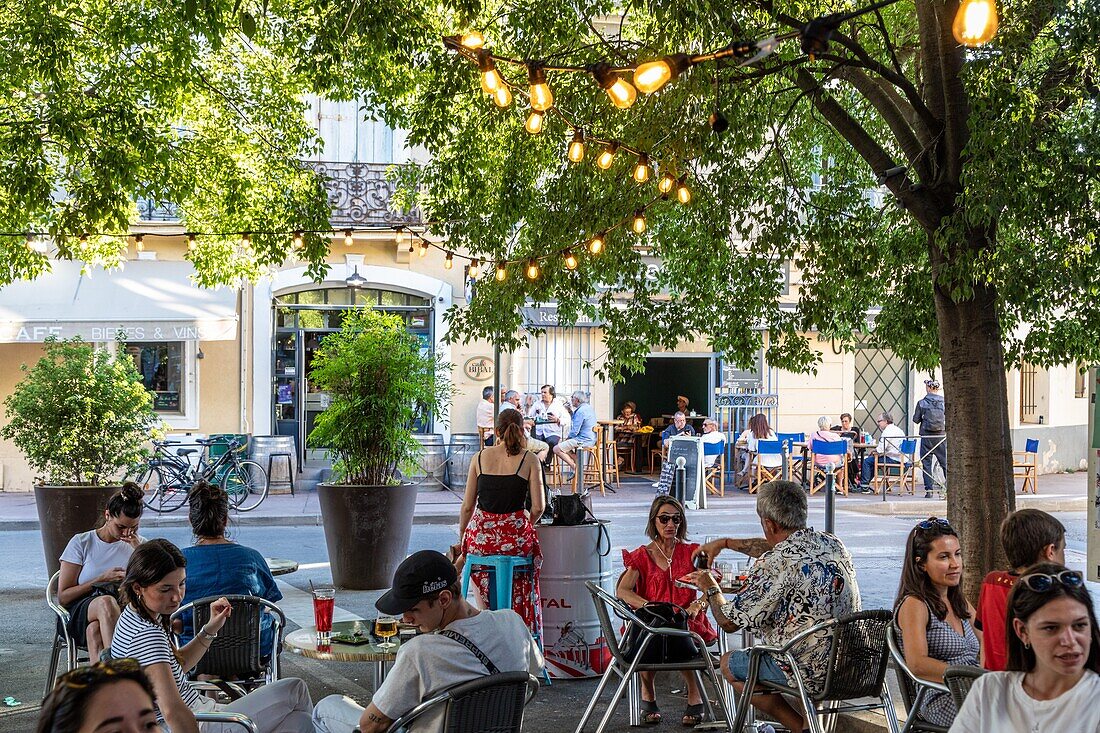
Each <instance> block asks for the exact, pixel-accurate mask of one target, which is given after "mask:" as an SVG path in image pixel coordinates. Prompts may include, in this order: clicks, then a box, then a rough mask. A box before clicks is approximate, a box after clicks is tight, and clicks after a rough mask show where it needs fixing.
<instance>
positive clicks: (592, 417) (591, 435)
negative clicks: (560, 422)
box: [554, 389, 596, 471]
mask: <svg viewBox="0 0 1100 733" xmlns="http://www.w3.org/2000/svg"><path fill="white" fill-rule="evenodd" d="M569 400H570V402H572V404H573V422H572V424H571V426H570V428H569V436H568V438H567V439H566V440H563V441H561V442H560V443H558V444H557V445H555V446H554V453H555V454H556V455H559V456H561V459H562V460H563V461H565V462H566V463H568V464H569V467H570V468H572V469H573V470H574V471H575V470H576V469H577V462H576V461H575V460H574V457H573V454H574V453H575V452H576V450H577V449H578V448H582V447H585V448H587V447H589V446H593V445H596V431H595V427H596V411H595V410H593V409H592V405H590V404H588V395H586V394H585V393H584V392H581V391H580V390H579V389H578V390H577V391H576V392H574V393H573V395H572V396H571V397H570V398H569Z"/></svg>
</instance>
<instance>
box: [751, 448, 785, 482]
mask: <svg viewBox="0 0 1100 733" xmlns="http://www.w3.org/2000/svg"><path fill="white" fill-rule="evenodd" d="M782 455H783V443H782V442H781V441H778V440H760V441H757V443H756V455H755V456H754V457H753V459H752V460H753V462H754V463H755V464H756V465H755V467H754V468H753V469H752V473H751V474H750V476H752V477H753V478H752V480H750V481H749V493H750V494H755V493H756V490H757V489H758V488H759V487H760V485H761V484H764V483H767V482H768V481H775V480H776V479H779V478H783V466H782V464H780V465H778V466H774V467H768V466H765V465H764V460H763V459H764V456H782Z"/></svg>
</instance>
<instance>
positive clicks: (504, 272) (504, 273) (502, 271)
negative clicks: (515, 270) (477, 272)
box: [496, 262, 508, 283]
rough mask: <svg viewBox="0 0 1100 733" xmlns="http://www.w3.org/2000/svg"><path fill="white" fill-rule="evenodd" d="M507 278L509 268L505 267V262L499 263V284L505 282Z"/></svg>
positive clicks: (497, 276) (497, 275)
mask: <svg viewBox="0 0 1100 733" xmlns="http://www.w3.org/2000/svg"><path fill="white" fill-rule="evenodd" d="M506 277H508V268H507V266H505V264H504V263H503V262H498V263H497V274H496V278H497V282H498V283H502V282H504V278H506Z"/></svg>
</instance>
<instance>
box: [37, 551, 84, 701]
mask: <svg viewBox="0 0 1100 733" xmlns="http://www.w3.org/2000/svg"><path fill="white" fill-rule="evenodd" d="M60 579H61V571H58V572H56V573H54V574H53V577H51V578H50V582H49V583H47V584H46V605H47V606H49V607H50V609H51V610H52V611H53V612H54V614H56V615H57V624H56V627H55V629H54V633H53V651H51V652H50V661H49V662H48V663H47V667H46V691H45V692H44V693H42V697H45V696H46V695H49V694H50V690H52V689H53V686H54V683H55V682H56V681H57V656H58V655H59V654H60V653H61V649H62V647H64V649H65V671H66V672H69V671H71V670H73V669H74V668H76V666H77V665H78V664H80V663H81V662H88V661H89V660H88V650H87V649H86V648H85V647H82V646H77V645H76V643H75V642H74V641H73V639H72V637H71V636H69V612H68V611H67V610H65V607H64V606H62V605H61V599H60V598H58V594H57V584H58V582H59V581H60ZM81 652H83V654H81Z"/></svg>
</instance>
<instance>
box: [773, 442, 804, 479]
mask: <svg viewBox="0 0 1100 733" xmlns="http://www.w3.org/2000/svg"><path fill="white" fill-rule="evenodd" d="M775 437H776V438H777V439H778V440H779V442H780V443H782V444H783V448H784V450H786V452H787V474H788V475H789V476H790V477H791V481H794V480H795V476H796V475H797V476H798V477H799V479H798V480H800V481H802V485H803V486H805V485H806V454H805V453H804V452H803V451H802V448H801V447H800V446H797V445H795V443H803V444H805V442H806V434H805V433H776V434H775Z"/></svg>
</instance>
